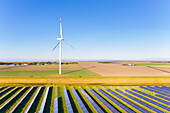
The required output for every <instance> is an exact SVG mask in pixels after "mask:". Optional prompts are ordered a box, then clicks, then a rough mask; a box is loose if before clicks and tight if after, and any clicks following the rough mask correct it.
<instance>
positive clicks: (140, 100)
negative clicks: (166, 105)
mask: <svg viewBox="0 0 170 113" xmlns="http://www.w3.org/2000/svg"><path fill="white" fill-rule="evenodd" d="M115 91H117V92H119V93H121V94H123V95H125V96H127V97H129V98H131V99H133V100H134V101H136V102H138V103H140V104H142V105H144V106H146V107H148V108H150V109H151V110H153V111H155V112H159V113H164V112H163V111H161V110H159V109H157V108H155V107H153V106H151V105H150V104H148V102H147V103H146V102H144V101H143V100H142V99H140V98H139V99H138V98H136V97H134V96H131V95H130V94H128V93H125V92H122V91H120V90H119V89H115Z"/></svg>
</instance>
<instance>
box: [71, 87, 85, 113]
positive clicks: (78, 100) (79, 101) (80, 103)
mask: <svg viewBox="0 0 170 113" xmlns="http://www.w3.org/2000/svg"><path fill="white" fill-rule="evenodd" d="M72 91H73V94H74V96H75V97H76V99H77V102H78V103H79V105H80V107H81V110H82V111H83V113H88V110H87V109H86V107H85V105H84V104H83V102H82V100H81V99H80V97H79V96H78V94H77V92H76V91H75V90H74V89H73V90H72Z"/></svg>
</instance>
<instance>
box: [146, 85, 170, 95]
mask: <svg viewBox="0 0 170 113" xmlns="http://www.w3.org/2000/svg"><path fill="white" fill-rule="evenodd" d="M147 87H149V88H152V89H155V90H157V91H161V92H164V93H167V94H170V92H168V91H164V90H161V89H159V88H154V87H151V86H147Z"/></svg>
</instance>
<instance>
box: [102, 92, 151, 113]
mask: <svg viewBox="0 0 170 113" xmlns="http://www.w3.org/2000/svg"><path fill="white" fill-rule="evenodd" d="M99 91H100V92H101V93H103V94H105V93H106V92H104V91H103V90H101V89H99ZM106 94H107V93H106ZM112 94H113V95H114V96H116V97H118V98H120V99H121V100H123V101H125V102H126V103H128V104H129V105H131V106H133V107H134V108H136V109H138V110H139V111H141V112H145V113H149V112H148V111H147V110H145V109H143V108H142V107H140V106H138V105H136V104H135V103H133V102H131V101H129V100H127V99H126V98H124V97H122V96H120V95H118V94H117V93H114V92H112ZM110 98H112V97H110ZM110 98H109V99H110Z"/></svg>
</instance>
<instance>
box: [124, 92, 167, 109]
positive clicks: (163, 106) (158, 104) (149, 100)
mask: <svg viewBox="0 0 170 113" xmlns="http://www.w3.org/2000/svg"><path fill="white" fill-rule="evenodd" d="M125 91H126V92H128V93H130V94H132V95H135V96H137V97H139V98H141V99H143V100H146V101H147V102H150V103H152V104H154V105H156V106H159V107H161V108H163V109H166V110H168V111H170V108H169V107H167V106H165V105H162V104H160V103H158V102H155V101H153V100H151V99H148V98H146V97H144V96H141V95H139V94H136V93H134V92H132V91H129V90H125Z"/></svg>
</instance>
